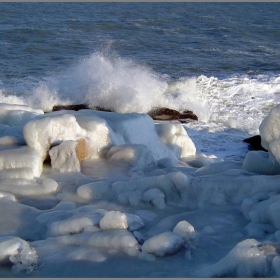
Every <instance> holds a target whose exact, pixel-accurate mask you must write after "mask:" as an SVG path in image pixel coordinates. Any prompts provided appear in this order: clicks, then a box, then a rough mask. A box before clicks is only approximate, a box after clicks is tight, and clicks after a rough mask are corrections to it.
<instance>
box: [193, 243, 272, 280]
mask: <svg viewBox="0 0 280 280" xmlns="http://www.w3.org/2000/svg"><path fill="white" fill-rule="evenodd" d="M275 251H276V250H275V248H274V247H273V246H270V245H261V244H260V243H259V242H258V241H256V240H255V239H246V240H244V241H242V242H240V243H238V244H237V245H236V246H235V247H234V248H233V249H232V250H231V251H230V252H229V254H228V255H226V256H225V257H224V258H223V259H221V260H220V261H219V262H217V263H216V264H213V265H212V266H209V267H207V268H204V269H203V270H201V271H200V272H198V273H197V275H196V276H199V277H244V278H247V277H268V276H269V275H270V273H271V269H270V268H271V262H272V259H273V257H274V256H275V255H276V253H275Z"/></svg>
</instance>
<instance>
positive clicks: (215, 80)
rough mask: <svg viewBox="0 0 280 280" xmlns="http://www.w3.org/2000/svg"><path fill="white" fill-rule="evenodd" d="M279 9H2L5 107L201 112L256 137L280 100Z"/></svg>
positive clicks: (154, 5) (181, 5)
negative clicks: (72, 106)
mask: <svg viewBox="0 0 280 280" xmlns="http://www.w3.org/2000/svg"><path fill="white" fill-rule="evenodd" d="M279 14H280V3H277V2H271V3H267V2H248V3H245V2H243V3H242V2H235V3H227V2H220V3H219V2H216V3H206V2H204V3H201V2H149V3H146V2H142V3H141V2H131V3H125V2H111V3H110V2H106V3H102V2H76V3H72V2H68V3H65V2H44V3H39V2H38V3H35V2H29V3H28V2H19V3H15V2H6V3H4V2H3V3H0V46H1V52H0V102H2V103H12V104H26V105H29V106H32V107H35V108H41V109H43V110H44V111H46V112H47V111H50V110H51V109H52V107H53V106H54V105H57V104H62V105H63V104H64V105H67V104H81V103H83V104H88V105H89V106H92V107H94V106H101V107H103V108H107V109H111V110H114V111H116V112H119V113H128V112H138V113H147V112H148V111H149V110H151V109H153V108H155V107H169V108H171V109H176V110H179V111H184V110H192V111H193V112H194V113H195V114H196V115H197V116H198V118H199V123H200V124H201V125H204V124H207V123H208V124H210V123H212V124H216V125H217V124H221V125H223V126H225V127H227V128H230V129H238V130H241V131H245V132H246V133H249V134H252V135H253V134H257V133H258V127H259V125H260V123H261V121H262V120H263V118H264V117H265V116H266V115H267V114H268V113H269V111H270V110H271V109H272V108H273V107H274V106H276V105H277V104H278V103H279V100H280V60H279V58H280V29H279V26H280V18H279Z"/></svg>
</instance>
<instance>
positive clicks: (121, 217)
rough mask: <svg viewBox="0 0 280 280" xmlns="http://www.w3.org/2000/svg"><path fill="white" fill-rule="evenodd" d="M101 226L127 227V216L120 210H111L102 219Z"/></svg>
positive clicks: (105, 227)
mask: <svg viewBox="0 0 280 280" xmlns="http://www.w3.org/2000/svg"><path fill="white" fill-rule="evenodd" d="M100 228H101V229H102V230H108V229H127V228H128V221H127V217H126V215H125V214H124V213H121V212H120V211H109V212H107V213H106V214H105V215H104V217H103V218H102V219H101V221H100Z"/></svg>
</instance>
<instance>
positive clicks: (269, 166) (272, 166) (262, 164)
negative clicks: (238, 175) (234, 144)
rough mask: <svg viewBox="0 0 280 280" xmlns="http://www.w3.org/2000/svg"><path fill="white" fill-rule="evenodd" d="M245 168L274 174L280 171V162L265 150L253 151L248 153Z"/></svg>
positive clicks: (260, 172) (244, 163)
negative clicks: (272, 158) (274, 159)
mask: <svg viewBox="0 0 280 280" xmlns="http://www.w3.org/2000/svg"><path fill="white" fill-rule="evenodd" d="M243 168H244V169H245V170H247V171H249V172H255V173H258V174H266V175H273V174H279V173H280V164H279V163H278V162H277V161H272V160H271V159H270V158H269V153H267V152H264V151H251V152H248V153H247V154H246V157H245V159H244V162H243Z"/></svg>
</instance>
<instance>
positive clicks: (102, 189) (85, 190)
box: [77, 181, 111, 200]
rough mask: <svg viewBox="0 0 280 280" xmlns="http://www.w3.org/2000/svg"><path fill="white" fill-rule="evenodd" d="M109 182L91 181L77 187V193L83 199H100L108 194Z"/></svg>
mask: <svg viewBox="0 0 280 280" xmlns="http://www.w3.org/2000/svg"><path fill="white" fill-rule="evenodd" d="M109 190H110V184H109V183H108V182H105V181H99V182H92V183H88V184H85V185H82V186H80V187H78V189H77V194H78V196H79V197H81V198H83V199H92V200H96V199H102V198H105V197H106V196H107V197H108V196H110V195H111V194H110V192H109Z"/></svg>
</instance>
